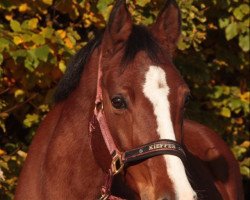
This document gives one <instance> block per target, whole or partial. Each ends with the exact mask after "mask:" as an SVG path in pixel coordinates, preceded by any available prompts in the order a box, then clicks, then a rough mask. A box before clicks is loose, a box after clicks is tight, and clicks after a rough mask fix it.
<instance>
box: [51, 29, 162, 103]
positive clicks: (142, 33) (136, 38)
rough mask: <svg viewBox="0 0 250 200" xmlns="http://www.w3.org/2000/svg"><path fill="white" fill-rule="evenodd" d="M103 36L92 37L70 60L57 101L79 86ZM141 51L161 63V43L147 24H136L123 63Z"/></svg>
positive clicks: (56, 92) (58, 88) (127, 43)
mask: <svg viewBox="0 0 250 200" xmlns="http://www.w3.org/2000/svg"><path fill="white" fill-rule="evenodd" d="M102 36H103V34H99V35H98V36H97V37H95V38H94V39H92V40H91V41H90V42H88V44H87V45H86V46H84V47H83V48H82V49H80V50H79V52H78V53H77V54H76V55H75V56H73V58H72V59H71V60H70V62H69V65H68V67H67V70H66V72H65V74H64V76H63V77H62V79H61V80H60V81H59V84H58V86H57V88H56V91H55V94H54V100H55V102H60V101H62V100H64V99H66V98H67V97H68V96H69V95H70V94H71V92H72V91H73V90H74V89H75V88H76V87H77V86H78V84H79V82H80V78H81V74H82V72H83V69H84V65H85V64H86V63H87V62H88V59H89V57H90V55H91V54H92V52H93V51H94V50H95V49H96V48H97V47H98V46H99V45H100V43H101V41H102ZM139 51H144V52H146V54H147V55H148V56H149V58H150V59H151V60H152V61H153V62H154V63H155V64H159V63H160V57H159V52H161V47H160V45H159V44H158V43H157V42H156V40H155V39H154V37H153V35H152V34H151V33H150V32H149V30H148V29H147V28H146V27H145V26H140V25H134V26H133V29H132V32H131V34H130V36H129V38H128V40H127V41H126V43H125V52H124V55H123V57H122V59H121V65H122V66H126V65H128V64H129V63H130V62H132V61H133V60H134V58H135V56H136V54H137V53H138V52H139Z"/></svg>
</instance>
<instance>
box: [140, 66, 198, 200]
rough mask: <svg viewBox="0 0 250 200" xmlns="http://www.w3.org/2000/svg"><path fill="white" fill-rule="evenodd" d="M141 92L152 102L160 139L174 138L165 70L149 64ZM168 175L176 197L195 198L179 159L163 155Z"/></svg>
mask: <svg viewBox="0 0 250 200" xmlns="http://www.w3.org/2000/svg"><path fill="white" fill-rule="evenodd" d="M143 93H144V95H145V96H146V97H147V98H148V99H149V100H150V102H151V103H152V104H153V109H154V114H155V116H156V122H157V133H158V134H159V136H160V138H161V139H171V140H176V138H175V134H174V129H173V124H172V121H171V116H170V105H169V101H168V95H169V87H168V85H167V82H166V74H165V71H164V70H163V69H162V68H160V67H157V66H150V67H149V70H148V71H147V72H146V75H145V83H144V85H143ZM164 160H165V162H166V165H167V172H168V175H169V177H170V179H171V181H172V183H173V187H174V190H175V195H176V199H178V200H184V199H185V200H191V199H195V196H196V193H195V192H194V191H193V189H192V187H191V185H190V183H189V181H188V179H187V175H186V172H185V168H184V166H183V163H182V161H181V159H180V158H179V157H177V156H172V155H164Z"/></svg>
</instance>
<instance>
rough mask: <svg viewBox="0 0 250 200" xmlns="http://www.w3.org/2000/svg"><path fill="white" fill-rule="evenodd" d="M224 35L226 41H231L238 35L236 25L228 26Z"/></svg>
mask: <svg viewBox="0 0 250 200" xmlns="http://www.w3.org/2000/svg"><path fill="white" fill-rule="evenodd" d="M225 34H226V38H227V40H231V39H233V38H234V37H235V36H236V35H238V25H237V23H235V22H232V23H231V24H229V25H228V26H227V27H226V29H225Z"/></svg>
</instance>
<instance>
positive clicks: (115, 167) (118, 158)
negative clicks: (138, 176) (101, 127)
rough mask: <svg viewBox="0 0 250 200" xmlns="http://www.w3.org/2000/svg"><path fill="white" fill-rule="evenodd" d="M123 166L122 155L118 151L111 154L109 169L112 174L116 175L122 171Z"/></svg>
mask: <svg viewBox="0 0 250 200" xmlns="http://www.w3.org/2000/svg"><path fill="white" fill-rule="evenodd" d="M123 167H124V163H123V161H122V155H121V154H120V153H116V152H115V155H114V156H113V159H112V162H111V171H112V173H113V175H116V174H118V173H120V172H121V171H122V169H123Z"/></svg>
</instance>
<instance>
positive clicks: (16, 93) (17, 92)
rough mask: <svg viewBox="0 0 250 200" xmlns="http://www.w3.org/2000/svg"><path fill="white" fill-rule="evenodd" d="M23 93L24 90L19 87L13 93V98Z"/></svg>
mask: <svg viewBox="0 0 250 200" xmlns="http://www.w3.org/2000/svg"><path fill="white" fill-rule="evenodd" d="M23 95H24V91H23V90H21V89H17V90H16V91H15V93H14V96H15V98H17V97H19V96H23Z"/></svg>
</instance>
